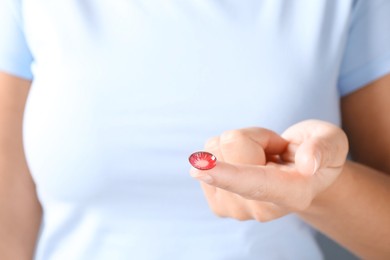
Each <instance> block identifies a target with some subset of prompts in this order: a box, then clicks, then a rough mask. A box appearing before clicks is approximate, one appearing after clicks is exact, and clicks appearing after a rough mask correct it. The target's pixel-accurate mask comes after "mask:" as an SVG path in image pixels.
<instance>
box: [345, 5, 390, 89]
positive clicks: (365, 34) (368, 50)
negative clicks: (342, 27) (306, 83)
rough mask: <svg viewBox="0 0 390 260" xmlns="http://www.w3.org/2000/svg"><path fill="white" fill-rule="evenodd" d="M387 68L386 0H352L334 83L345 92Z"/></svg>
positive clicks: (389, 25) (389, 9) (389, 28)
mask: <svg viewBox="0 0 390 260" xmlns="http://www.w3.org/2000/svg"><path fill="white" fill-rule="evenodd" d="M389 72H390V0H356V2H355V6H354V8H353V11H352V16H351V23H350V27H349V34H348V39H347V43H346V48H345V53H344V57H343V61H342V64H341V68H340V77H339V81H338V86H339V89H340V94H341V95H342V96H345V95H347V94H349V93H351V92H353V91H355V90H357V89H359V88H361V87H363V86H365V85H366V84H368V83H370V82H372V81H374V80H376V79H379V78H380V77H382V76H384V75H386V74H387V73H389Z"/></svg>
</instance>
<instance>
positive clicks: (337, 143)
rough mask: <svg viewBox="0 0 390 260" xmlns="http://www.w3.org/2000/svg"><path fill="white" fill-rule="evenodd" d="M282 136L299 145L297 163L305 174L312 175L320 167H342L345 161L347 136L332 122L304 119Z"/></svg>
mask: <svg viewBox="0 0 390 260" xmlns="http://www.w3.org/2000/svg"><path fill="white" fill-rule="evenodd" d="M282 136H283V137H284V138H285V139H287V140H289V141H290V142H291V143H293V144H295V146H297V147H295V149H296V153H295V163H296V165H297V168H298V170H299V171H300V172H301V173H303V174H305V175H311V174H313V173H315V172H316V171H317V170H318V169H320V168H325V167H332V168H334V167H341V166H342V165H343V164H344V162H345V158H346V155H347V152H348V140H347V137H346V135H345V133H344V132H343V131H342V130H341V129H340V128H338V127H336V126H334V125H332V124H330V123H326V122H323V121H318V120H307V121H303V122H301V123H298V124H296V125H294V126H292V127H290V128H289V129H287V130H286V131H285V132H284V133H283V134H282ZM287 150H289V149H287Z"/></svg>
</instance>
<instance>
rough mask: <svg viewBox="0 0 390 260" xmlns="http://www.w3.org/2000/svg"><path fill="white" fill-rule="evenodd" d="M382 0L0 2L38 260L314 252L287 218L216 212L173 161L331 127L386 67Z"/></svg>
mask: <svg viewBox="0 0 390 260" xmlns="http://www.w3.org/2000/svg"><path fill="white" fill-rule="evenodd" d="M389 14H390V0H355V1H354V0H337V1H329V0H164V1H163V0H160V1H158V0H128V1H124V0H119V1H113V0H84V1H78V0H66V1H65V0H63V1H52V0H50V1H49V0H19V1H17V0H0V39H1V40H0V70H2V71H5V72H8V73H11V74H14V75H17V76H20V77H23V78H28V79H33V85H32V88H31V91H30V96H29V98H28V102H27V107H26V114H25V124H24V127H25V128H24V138H25V150H26V156H27V160H28V164H29V167H30V170H31V173H32V175H33V178H34V181H35V183H36V185H37V191H38V196H39V199H40V202H41V203H42V206H43V210H44V217H43V226H42V233H41V236H40V238H39V243H38V245H37V254H36V259H37V260H43V259H44V260H46V259H54V260H69V259H76V260H77V259H94V260H100V259H105V260H106V259H118V260H122V259H137V260H152V259H153V260H155V259H161V260H168V259H169V260H176V259H178V260H184V259H185V260H253V259H294V260H295V259H308V260H313V259H321V258H322V256H321V252H320V250H319V248H318V246H317V245H316V243H315V240H314V238H313V232H312V230H311V229H310V228H309V227H308V226H307V225H306V224H305V223H303V222H302V221H301V220H300V219H299V218H298V217H297V216H295V215H289V216H286V217H283V218H281V219H278V220H275V221H272V222H269V223H257V222H255V221H246V222H239V221H235V220H231V219H220V218H217V217H216V216H214V215H213V213H211V211H210V210H209V208H208V207H207V203H206V201H205V199H204V196H203V194H202V191H201V189H200V187H199V184H198V183H197V182H196V181H194V180H193V179H191V178H190V177H189V174H188V169H189V165H188V161H187V156H188V155H189V154H190V153H191V152H193V151H195V150H199V149H202V146H203V143H204V142H205V141H206V140H207V139H208V138H209V137H212V136H215V135H218V134H220V133H221V132H223V131H224V130H229V129H236V128H243V127H248V126H260V127H266V128H270V129H273V130H275V131H277V132H282V131H283V130H284V129H286V128H287V127H288V126H290V125H292V124H293V123H296V122H298V121H301V120H304V119H308V118H317V119H322V120H326V121H329V122H333V123H335V124H340V111H339V100H340V97H341V96H343V95H348V94H349V93H351V92H353V91H355V90H357V89H358V88H360V87H362V86H364V85H366V84H367V83H369V82H371V81H373V80H375V79H377V78H379V77H381V76H383V75H385V74H386V73H388V72H389V71H390V15H389Z"/></svg>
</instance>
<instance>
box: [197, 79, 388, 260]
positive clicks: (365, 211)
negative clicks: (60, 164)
mask: <svg viewBox="0 0 390 260" xmlns="http://www.w3.org/2000/svg"><path fill="white" fill-rule="evenodd" d="M389 100H390V75H387V76H385V77H383V78H381V79H379V80H377V81H375V82H373V83H371V84H370V85H369V86H366V87H365V88H363V89H361V90H358V91H356V92H355V93H352V94H350V95H349V96H346V97H344V98H343V99H342V105H341V108H342V116H343V128H344V131H345V132H344V131H343V130H342V129H340V128H338V127H336V126H333V125H330V124H328V123H325V122H321V121H316V120H310V121H304V122H301V123H298V124H296V125H294V126H292V127H290V128H289V129H287V130H286V132H284V133H283V134H282V136H279V135H277V134H275V133H273V132H271V131H269V130H266V129H261V128H247V129H240V130H234V131H228V132H225V133H223V134H222V135H221V136H218V137H215V138H212V139H210V140H209V141H208V142H207V143H206V146H205V150H207V151H209V152H211V153H214V154H215V155H216V156H217V158H218V163H217V166H216V167H215V168H213V169H212V170H208V171H199V170H196V169H195V168H192V169H191V171H190V173H191V175H192V176H193V177H194V178H196V179H199V180H201V181H202V188H203V189H204V192H205V195H206V198H207V200H208V203H209V205H210V208H211V209H212V210H213V211H214V212H215V213H216V214H217V215H218V216H221V217H231V218H236V219H239V220H247V219H256V220H258V221H262V222H263V221H270V220H273V219H276V218H279V217H281V216H284V215H286V214H289V213H296V214H298V215H299V216H301V217H302V218H303V219H304V220H305V221H307V222H308V223H309V224H311V225H312V226H314V227H315V228H317V229H319V230H320V231H322V232H324V233H325V234H327V235H328V236H329V237H331V238H333V239H334V240H335V241H337V242H339V243H340V244H341V245H343V246H344V247H346V248H348V249H349V250H350V251H351V252H353V253H355V254H356V255H358V256H359V257H361V258H364V259H389V257H390V247H389V246H388V245H389V244H390V239H389V238H390V203H389V198H390V160H389V156H390V135H389V133H390V117H389V112H390V102H389ZM346 134H347V135H346ZM347 136H348V139H349V143H350V152H351V154H352V156H353V158H354V160H355V162H352V161H348V160H346V154H347V151H348V140H347Z"/></svg>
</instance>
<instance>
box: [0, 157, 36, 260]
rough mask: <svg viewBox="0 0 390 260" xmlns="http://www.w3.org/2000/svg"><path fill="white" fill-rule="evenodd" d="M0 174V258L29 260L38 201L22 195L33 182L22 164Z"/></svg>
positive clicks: (0, 169)
mask: <svg viewBox="0 0 390 260" xmlns="http://www.w3.org/2000/svg"><path fill="white" fill-rule="evenodd" d="M0 172H1V175H0V176H1V179H0V205H1V206H0V227H1V228H0V259H21V260H24V259H26V260H27V259H32V257H33V254H34V250H35V245H36V241H37V236H38V232H39V226H40V222H41V208H40V205H39V203H38V200H37V198H36V196H35V195H34V194H32V193H29V192H26V190H34V187H33V183H32V181H31V178H30V177H29V173H28V171H27V170H26V167H24V165H19V166H15V167H12V168H10V167H4V166H2V167H0ZM5 172H6V174H4V173H5ZM11 175H15V176H16V175H18V177H12V176H11Z"/></svg>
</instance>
